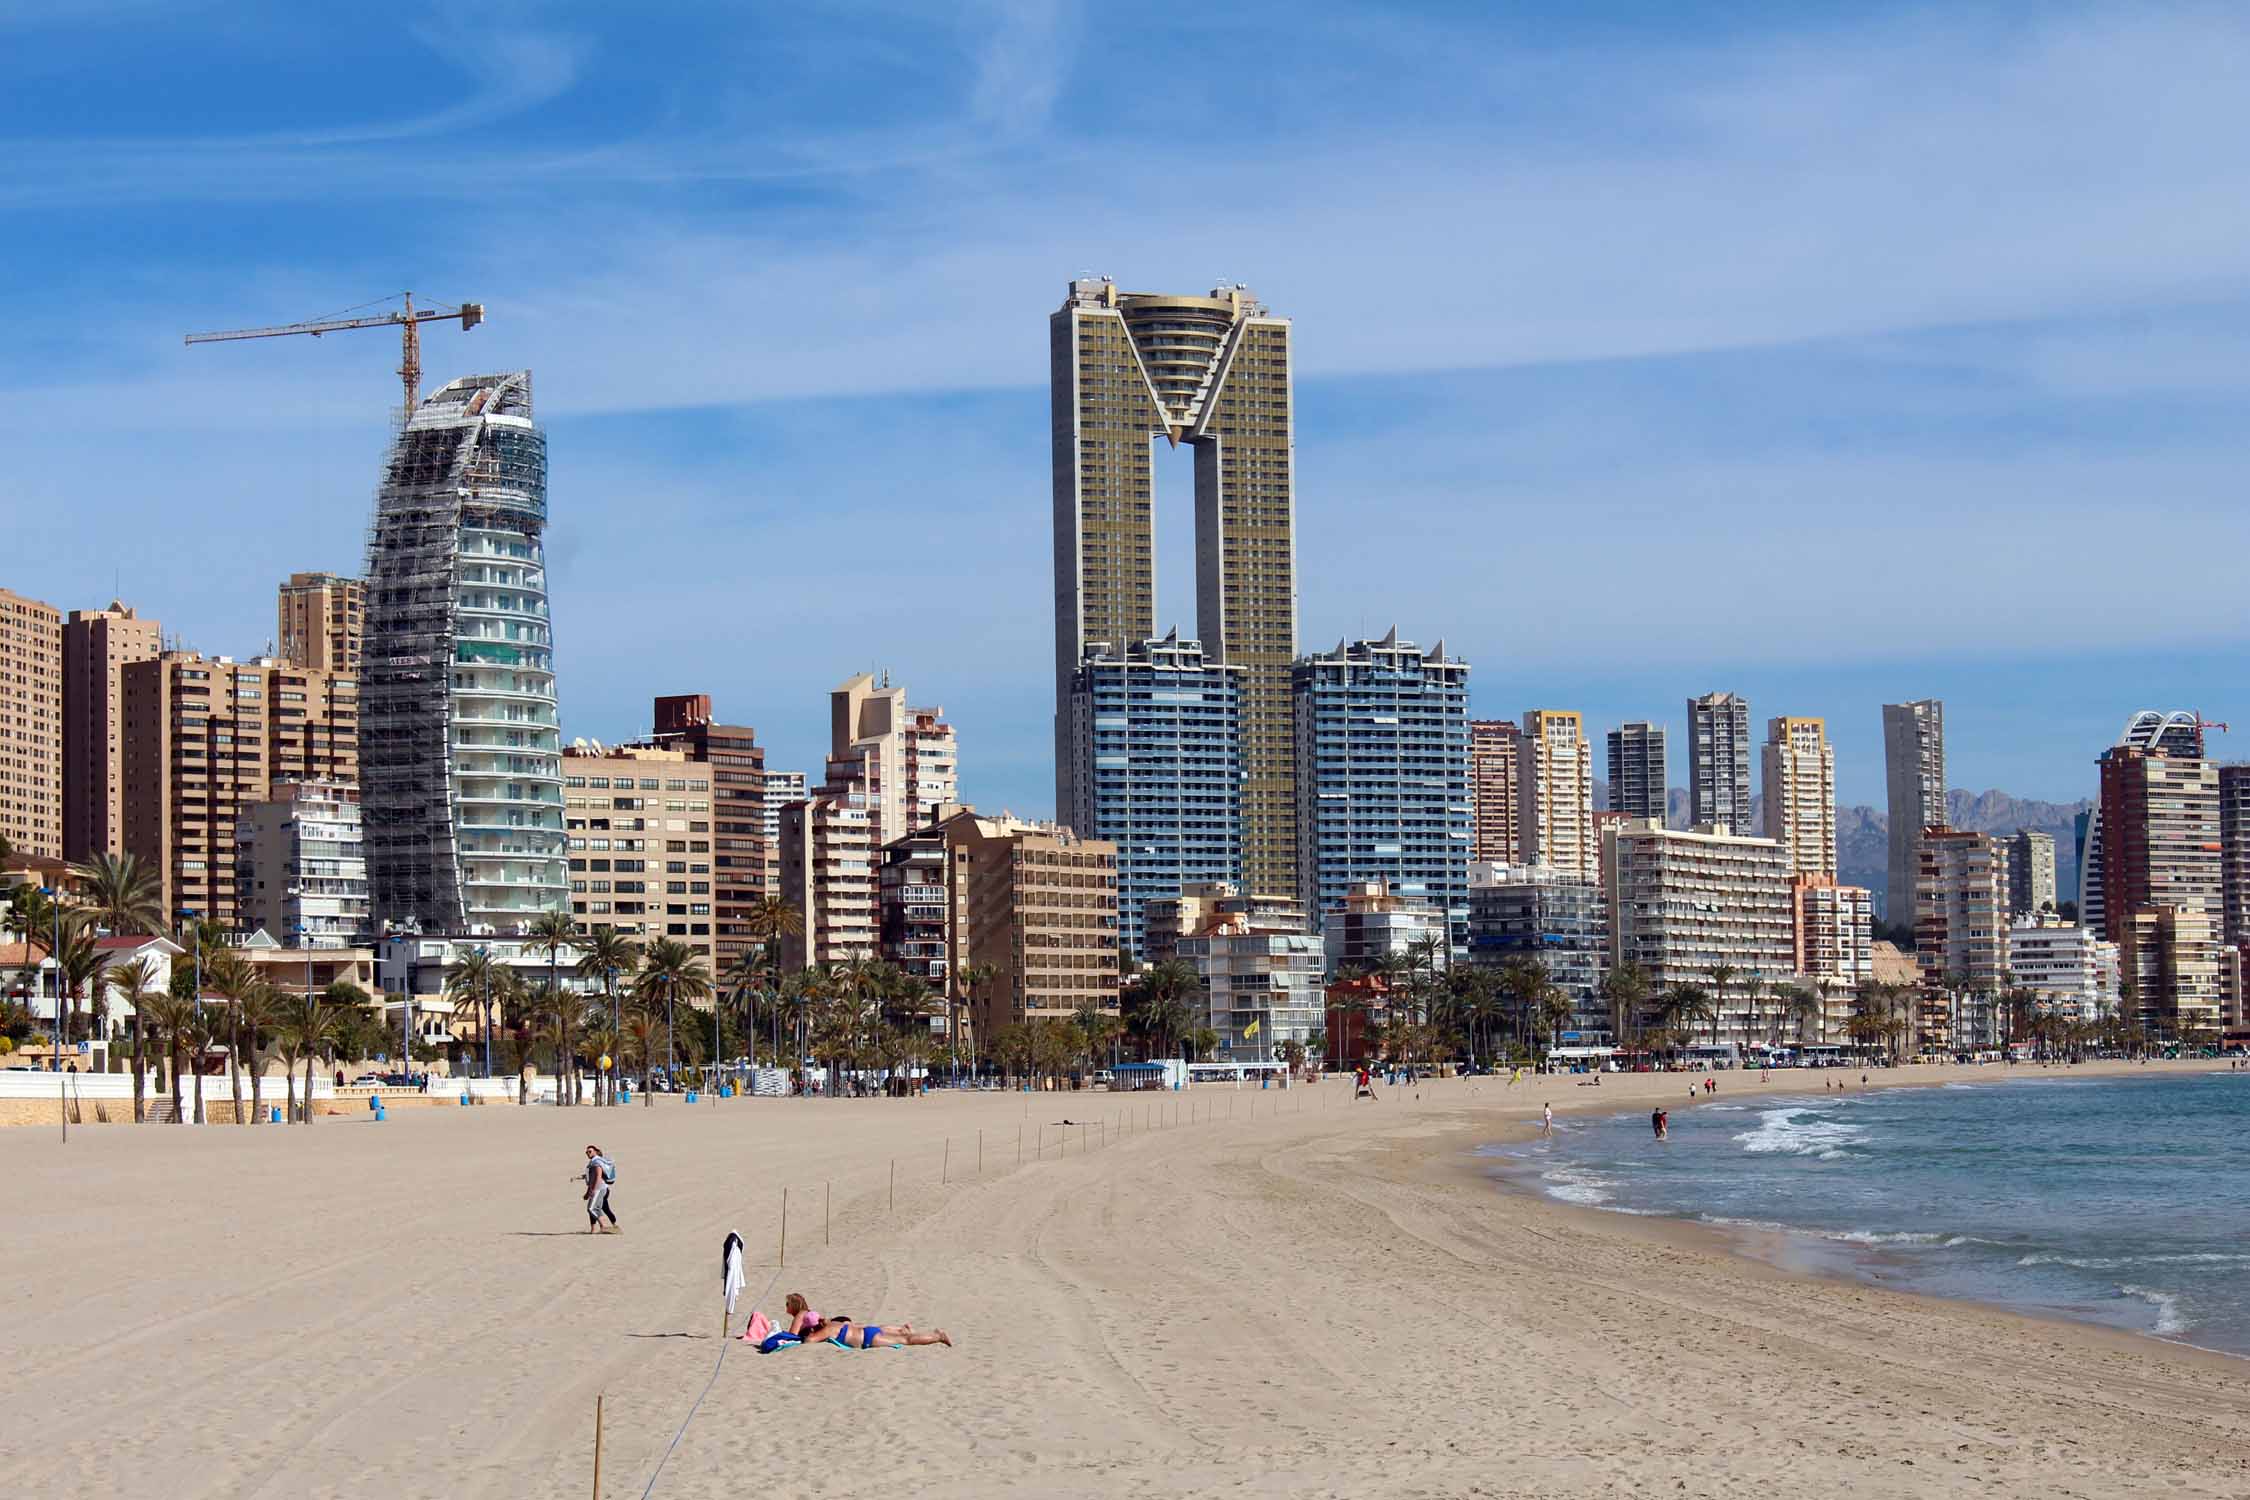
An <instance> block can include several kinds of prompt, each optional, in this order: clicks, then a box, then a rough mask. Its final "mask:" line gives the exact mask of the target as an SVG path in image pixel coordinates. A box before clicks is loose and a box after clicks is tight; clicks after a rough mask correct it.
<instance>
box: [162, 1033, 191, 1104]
mask: <svg viewBox="0 0 2250 1500" xmlns="http://www.w3.org/2000/svg"><path fill="white" fill-rule="evenodd" d="M167 1040H169V1041H170V1043H171V1048H170V1051H169V1052H168V1053H167V1054H166V1062H167V1064H168V1065H169V1066H170V1068H171V1070H172V1123H173V1124H175V1125H184V1124H186V1123H187V1096H186V1094H185V1093H184V1089H185V1088H186V1084H185V1082H184V1081H183V1080H182V1079H181V1077H180V1034H179V1033H178V1032H176V1031H175V1032H173V1033H172V1034H171V1036H170V1037H169V1038H168V1039H167Z"/></svg>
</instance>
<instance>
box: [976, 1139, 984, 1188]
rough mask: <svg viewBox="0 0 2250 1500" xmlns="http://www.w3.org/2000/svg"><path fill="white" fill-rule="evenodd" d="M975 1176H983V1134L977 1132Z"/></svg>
mask: <svg viewBox="0 0 2250 1500" xmlns="http://www.w3.org/2000/svg"><path fill="white" fill-rule="evenodd" d="M977 1175H978V1176H979V1177H982V1176H983V1175H984V1132H983V1131H981V1130H980V1131H978V1132H977Z"/></svg>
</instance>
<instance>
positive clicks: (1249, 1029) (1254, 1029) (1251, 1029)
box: [1242, 1021, 1258, 1042]
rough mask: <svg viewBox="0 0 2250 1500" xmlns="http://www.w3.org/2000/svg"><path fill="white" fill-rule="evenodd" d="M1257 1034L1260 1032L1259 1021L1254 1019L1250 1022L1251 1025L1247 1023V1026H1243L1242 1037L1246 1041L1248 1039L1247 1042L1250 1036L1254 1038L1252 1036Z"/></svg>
mask: <svg viewBox="0 0 2250 1500" xmlns="http://www.w3.org/2000/svg"><path fill="white" fill-rule="evenodd" d="M1257 1034H1258V1023H1257V1022H1255V1021H1252V1022H1251V1023H1250V1024H1249V1025H1247V1026H1245V1027H1243V1028H1242V1039H1243V1040H1244V1041H1246V1042H1247V1041H1248V1040H1250V1038H1252V1037H1254V1036H1256V1035H1257Z"/></svg>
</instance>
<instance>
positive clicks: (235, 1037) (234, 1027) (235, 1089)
mask: <svg viewBox="0 0 2250 1500" xmlns="http://www.w3.org/2000/svg"><path fill="white" fill-rule="evenodd" d="M227 1092H228V1093H229V1094H231V1095H232V1096H233V1098H234V1123H235V1124H237V1125H247V1124H249V1123H250V1122H249V1121H248V1120H245V1119H243V1118H242V1022H241V1020H240V1019H239V1018H238V1017H237V1014H236V1012H235V1011H234V1009H233V1007H231V1006H230V1007H228V1010H227Z"/></svg>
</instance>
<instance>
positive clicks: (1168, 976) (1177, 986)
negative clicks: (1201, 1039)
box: [1128, 958, 1203, 1056]
mask: <svg viewBox="0 0 2250 1500" xmlns="http://www.w3.org/2000/svg"><path fill="white" fill-rule="evenodd" d="M1202 989H1203V976H1202V974H1200V973H1199V972H1197V970H1196V968H1195V966H1194V965H1193V964H1190V963H1185V962H1183V961H1181V960H1179V959H1176V958H1173V959H1166V960H1165V961H1164V962H1163V963H1160V964H1151V965H1150V966H1149V967H1148V968H1146V969H1144V970H1142V971H1141V977H1140V979H1139V980H1138V981H1137V983H1136V984H1135V987H1134V995H1133V998H1132V1001H1131V1010H1130V1013H1129V1016H1128V1019H1129V1021H1130V1023H1131V1025H1132V1027H1133V1029H1134V1030H1135V1031H1136V1032H1138V1033H1139V1034H1140V1035H1141V1036H1142V1037H1145V1038H1146V1039H1147V1040H1148V1043H1149V1049H1150V1055H1152V1056H1161V1055H1163V1054H1164V1053H1166V1052H1168V1051H1169V1050H1170V1045H1171V1043H1172V1042H1173V1041H1175V1040H1177V1039H1180V1038H1181V1037H1183V1036H1184V1034H1185V1033H1186V1032H1187V1030H1188V1028H1189V1024H1190V1022H1191V1021H1192V1020H1193V1017H1192V1016H1191V1015H1190V1014H1189V1011H1188V1003H1187V1001H1188V996H1190V995H1193V994H1198V993H1200V992H1201V991H1202Z"/></svg>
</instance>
